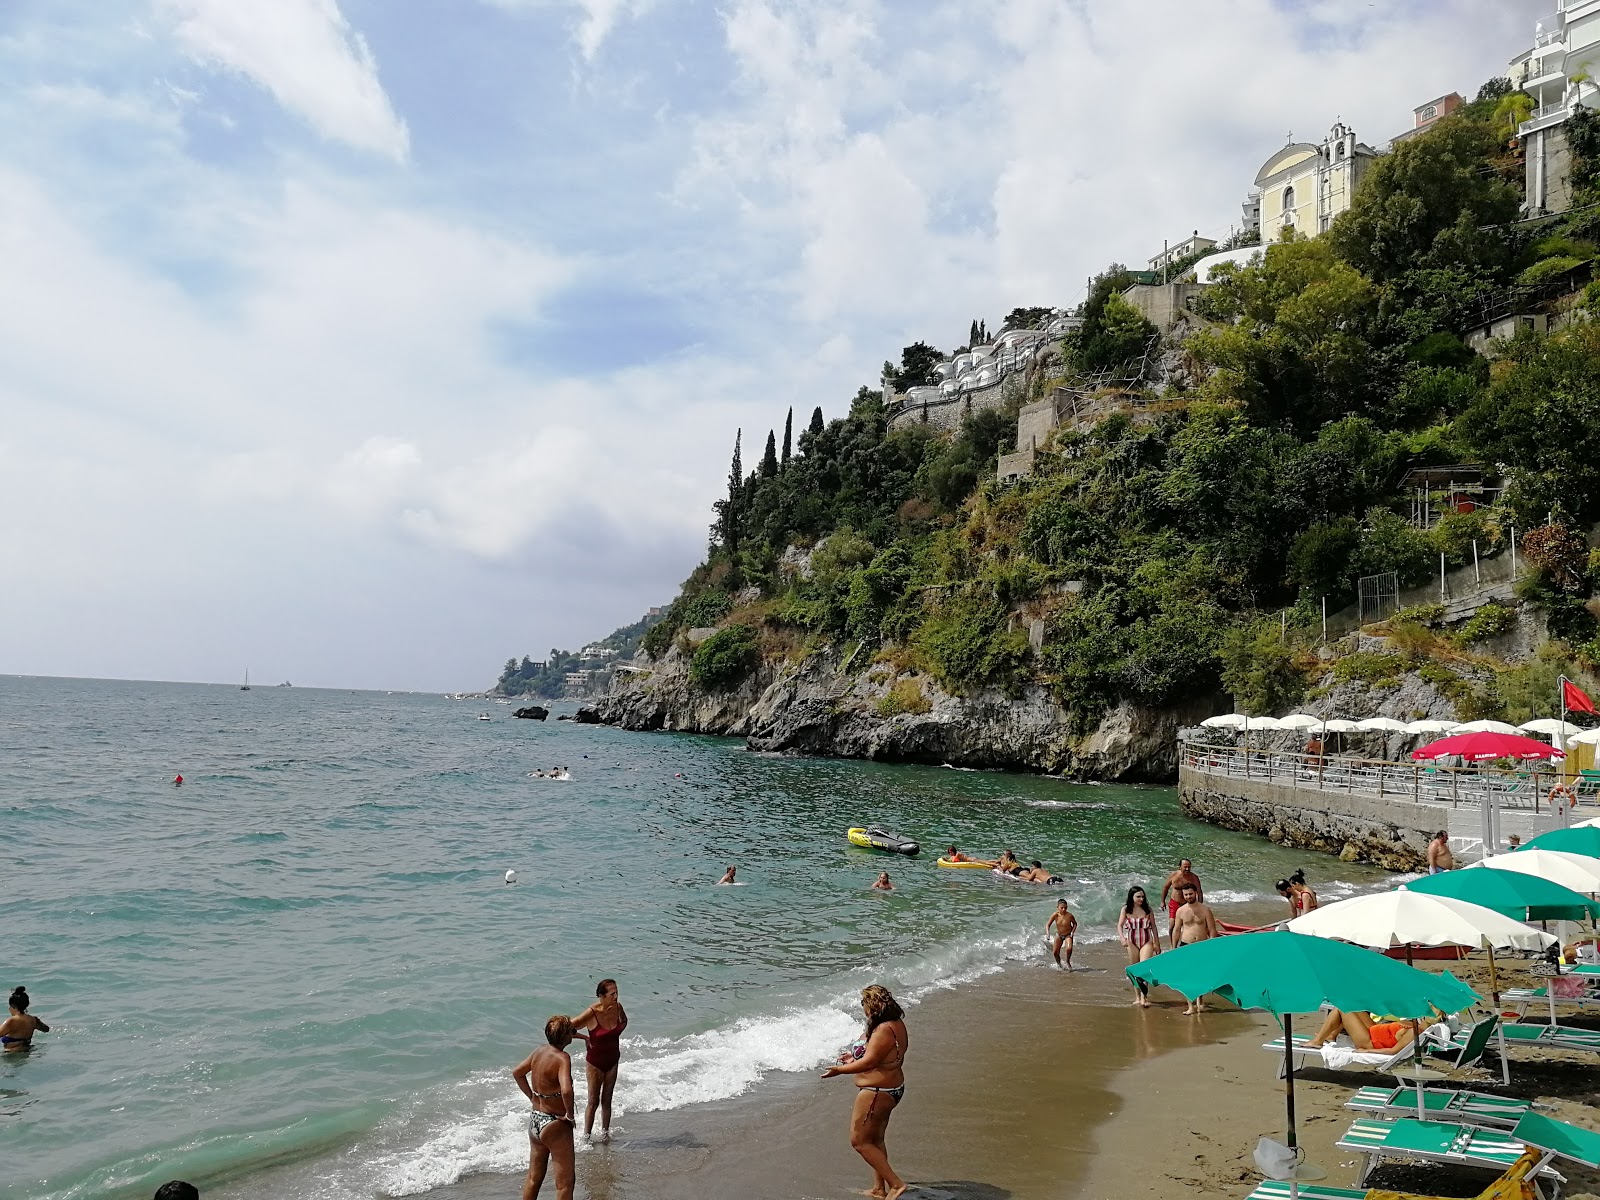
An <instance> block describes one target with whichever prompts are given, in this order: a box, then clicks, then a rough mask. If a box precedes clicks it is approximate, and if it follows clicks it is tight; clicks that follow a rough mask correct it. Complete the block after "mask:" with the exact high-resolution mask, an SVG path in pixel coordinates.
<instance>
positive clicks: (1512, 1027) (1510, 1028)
mask: <svg viewBox="0 0 1600 1200" xmlns="http://www.w3.org/2000/svg"><path fill="white" fill-rule="evenodd" d="M1505 1030H1506V1041H1507V1042H1508V1043H1510V1044H1511V1045H1514V1046H1548V1047H1550V1048H1551V1049H1553V1050H1592V1051H1596V1052H1600V1029H1573V1028H1571V1027H1570V1026H1567V1025H1524V1024H1521V1023H1519V1022H1516V1021H1512V1022H1509V1023H1508V1024H1507V1025H1506V1027H1505Z"/></svg>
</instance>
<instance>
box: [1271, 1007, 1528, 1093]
mask: <svg viewBox="0 0 1600 1200" xmlns="http://www.w3.org/2000/svg"><path fill="white" fill-rule="evenodd" d="M1498 1021H1499V1019H1498V1018H1496V1017H1485V1018H1484V1019H1483V1020H1481V1021H1477V1022H1475V1023H1474V1024H1471V1025H1468V1026H1466V1027H1465V1028H1464V1029H1462V1030H1461V1032H1460V1033H1457V1034H1455V1035H1454V1037H1452V1039H1451V1041H1450V1044H1449V1045H1448V1046H1445V1047H1431V1046H1430V1047H1428V1050H1429V1053H1430V1054H1433V1055H1434V1056H1436V1057H1442V1058H1445V1059H1447V1060H1449V1067H1450V1069H1452V1070H1457V1069H1459V1068H1461V1067H1470V1066H1474V1065H1476V1064H1477V1062H1478V1060H1479V1059H1481V1058H1482V1057H1483V1052H1484V1050H1486V1049H1487V1048H1488V1045H1489V1039H1490V1038H1491V1037H1493V1036H1494V1030H1495V1026H1496V1024H1498ZM1434 1028H1442V1027H1439V1026H1435V1027H1434ZM1310 1040H1311V1039H1310V1038H1302V1037H1297V1038H1295V1039H1294V1069H1295V1070H1297V1071H1298V1070H1301V1069H1302V1068H1304V1067H1307V1066H1312V1067H1323V1068H1325V1069H1327V1070H1330V1071H1375V1072H1377V1073H1379V1074H1384V1073H1385V1072H1388V1071H1392V1070H1393V1069H1394V1068H1395V1067H1398V1066H1400V1065H1401V1064H1403V1063H1405V1062H1407V1061H1409V1060H1410V1059H1411V1058H1413V1057H1414V1056H1415V1054H1416V1052H1415V1051H1414V1050H1413V1049H1412V1048H1411V1047H1410V1046H1403V1047H1401V1048H1400V1049H1398V1050H1393V1051H1389V1052H1387V1053H1386V1052H1384V1051H1382V1050H1357V1049H1355V1048H1354V1047H1352V1046H1350V1045H1348V1044H1345V1045H1339V1044H1338V1043H1337V1042H1330V1043H1328V1044H1327V1045H1326V1046H1323V1047H1321V1048H1320V1049H1315V1050H1314V1049H1312V1048H1311V1047H1310V1046H1308V1045H1306V1043H1307V1042H1309V1041H1310ZM1339 1040H1340V1041H1343V1042H1346V1043H1348V1039H1344V1038H1341V1039H1339ZM1261 1048H1262V1049H1263V1050H1271V1051H1272V1052H1273V1053H1274V1054H1276V1055H1277V1056H1278V1078H1279V1079H1282V1078H1283V1039H1282V1038H1281V1037H1280V1038H1273V1039H1272V1041H1270V1042H1267V1043H1265V1044H1263V1045H1262V1047H1261Z"/></svg>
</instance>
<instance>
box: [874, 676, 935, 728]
mask: <svg viewBox="0 0 1600 1200" xmlns="http://www.w3.org/2000/svg"><path fill="white" fill-rule="evenodd" d="M932 707H933V704H932V703H931V702H930V701H929V700H928V698H927V697H926V696H924V695H923V694H922V684H921V683H919V682H918V681H917V680H915V679H900V680H896V681H895V684H894V686H893V687H891V688H890V689H889V690H888V692H887V693H885V695H884V697H883V698H882V699H881V700H879V701H878V704H877V708H878V715H879V716H880V717H884V718H886V719H887V718H889V717H898V716H899V715H900V714H901V713H919V714H920V713H925V712H927V711H928V710H929V709H931V708H932Z"/></svg>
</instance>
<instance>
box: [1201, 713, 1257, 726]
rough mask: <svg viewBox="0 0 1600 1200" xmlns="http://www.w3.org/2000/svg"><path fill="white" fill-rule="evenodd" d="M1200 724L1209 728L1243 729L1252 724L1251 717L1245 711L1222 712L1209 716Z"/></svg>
mask: <svg viewBox="0 0 1600 1200" xmlns="http://www.w3.org/2000/svg"><path fill="white" fill-rule="evenodd" d="M1200 724H1201V725H1203V726H1205V727H1206V728H1207V729H1243V728H1244V727H1245V726H1247V725H1248V724H1250V718H1249V717H1247V716H1245V715H1244V714H1243V713H1222V714H1221V715H1220V716H1215V717H1207V718H1206V719H1205V720H1204V721H1201V722H1200Z"/></svg>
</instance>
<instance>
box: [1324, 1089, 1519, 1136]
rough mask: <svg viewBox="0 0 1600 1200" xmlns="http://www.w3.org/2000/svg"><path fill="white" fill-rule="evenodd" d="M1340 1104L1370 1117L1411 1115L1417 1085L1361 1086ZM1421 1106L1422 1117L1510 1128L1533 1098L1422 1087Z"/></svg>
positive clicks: (1415, 1098) (1461, 1123) (1415, 1101)
mask: <svg viewBox="0 0 1600 1200" xmlns="http://www.w3.org/2000/svg"><path fill="white" fill-rule="evenodd" d="M1344 1106H1345V1107H1346V1108H1348V1109H1352V1110H1353V1111H1355V1112H1359V1113H1365V1114H1367V1115H1368V1116H1373V1117H1381V1118H1394V1117H1415V1116H1416V1115H1417V1089H1416V1088H1414V1087H1392V1088H1391V1087H1364V1088H1360V1089H1359V1090H1357V1092H1356V1094H1355V1095H1354V1096H1351V1097H1350V1099H1348V1100H1346V1101H1345V1102H1344ZM1422 1110H1423V1112H1425V1113H1427V1116H1426V1117H1424V1118H1422V1119H1423V1120H1428V1121H1452V1122H1455V1123H1456V1124H1459V1125H1481V1126H1483V1127H1484V1128H1486V1129H1510V1128H1511V1127H1512V1126H1513V1125H1515V1124H1516V1123H1517V1122H1518V1121H1520V1120H1521V1119H1522V1118H1523V1117H1524V1116H1525V1115H1526V1114H1527V1113H1529V1112H1532V1111H1533V1102H1532V1101H1530V1100H1517V1099H1514V1098H1512V1097H1509V1096H1491V1095H1490V1094H1489V1093H1487V1092H1467V1091H1451V1090H1449V1089H1446V1088H1426V1089H1424V1090H1423V1093H1422Z"/></svg>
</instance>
